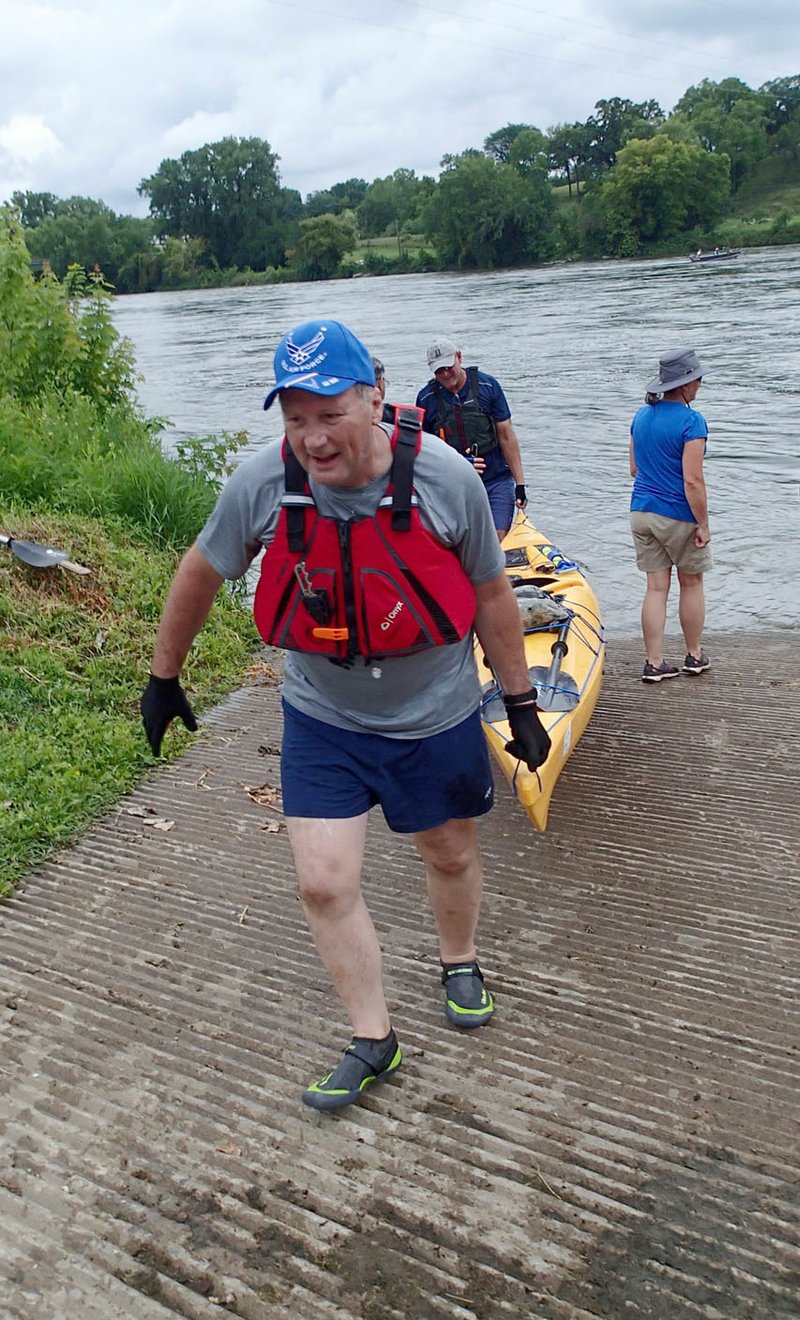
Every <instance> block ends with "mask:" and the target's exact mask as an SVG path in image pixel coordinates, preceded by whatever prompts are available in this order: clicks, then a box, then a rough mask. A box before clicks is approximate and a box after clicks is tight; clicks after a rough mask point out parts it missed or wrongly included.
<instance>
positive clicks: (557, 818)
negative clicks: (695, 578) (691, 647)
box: [0, 633, 800, 1320]
mask: <svg viewBox="0 0 800 1320" xmlns="http://www.w3.org/2000/svg"><path fill="white" fill-rule="evenodd" d="M673 649H674V651H675V653H676V654H677V653H678V652H679V649H680V648H679V647H678V645H677V643H676V645H675V647H674V648H673ZM709 650H710V651H711V654H712V657H713V660H714V669H713V671H712V672H711V673H710V674H708V675H705V676H703V677H702V678H684V677H681V678H679V679H676V680H675V681H673V682H670V683H662V684H660V685H658V686H654V687H647V686H645V685H643V684H642V683H641V682H639V681H638V679H639V674H640V666H641V648H640V645H639V644H638V643H633V642H631V643H620V644H617V645H612V646H611V647H610V648H609V659H608V672H607V677H606V683H605V687H604V690H603V693H602V696H601V699H600V704H599V706H598V709H597V711H596V713H595V716H594V718H593V720H592V722H591V724H590V726H589V729H588V731H587V733H586V735H585V736H584V738H583V740H582V742H581V744H580V746H579V748H578V749H577V751H576V753H575V755H574V756H573V758H572V760H571V761H570V762H569V764H568V766H567V768H566V770H565V773H564V775H563V777H562V779H561V782H560V784H559V786H558V788H557V790H556V794H555V798H554V803H553V809H552V812H551V823H550V828H549V830H548V833H547V834H546V835H544V836H537V835H536V834H535V833H534V831H533V830H532V829H531V827H530V826H529V825H528V824H527V821H526V818H525V817H524V816H523V814H522V812H521V811H520V810H519V809H518V808H517V807H516V805H515V804H514V803H513V801H512V800H511V798H510V795H509V793H508V791H507V790H506V788H505V786H503V785H501V784H498V789H499V795H498V796H499V802H498V806H497V808H496V809H495V810H494V811H493V812H492V813H491V815H490V817H489V818H488V819H487V820H486V821H485V822H484V823H483V825H482V827H481V828H482V840H483V846H484V852H485V860H486V869H487V897H486V905H485V916H484V921H483V928H482V942H481V954H482V960H483V963H484V966H485V968H486V970H487V973H488V975H489V976H490V978H491V984H492V987H493V989H494V991H495V993H496V996H497V1002H498V1011H497V1014H496V1018H495V1021H494V1022H493V1023H492V1024H491V1025H490V1026H489V1027H488V1028H485V1029H482V1030H480V1031H477V1032H475V1033H473V1034H472V1035H467V1036H464V1035H462V1034H460V1033H458V1031H457V1030H455V1029H453V1028H450V1027H448V1025H447V1024H446V1022H445V1020H444V1017H443V1014H442V1008H441V997H440V996H441V991H440V987H439V984H438V976H437V960H436V946H435V941H434V939H433V938H432V927H431V921H430V918H429V915H428V912H427V908H426V903H425V899H424V888H423V883H422V877H421V873H420V867H419V865H418V863H417V860H416V856H415V854H414V852H413V849H412V848H411V846H410V845H409V843H408V841H407V840H405V839H402V838H397V837H393V836H392V835H390V834H389V832H388V831H387V830H386V829H385V828H384V827H383V824H382V822H381V820H380V818H379V817H375V818H374V820H373V822H372V825H371V830H370V841H369V852H368V861H367V867H366V888H367V891H368V898H369V902H370V905H371V908H372V911H373V914H374V916H375V919H376V922H377V925H378V927H379V930H380V933H381V937H382V941H383V945H384V949H385V975H386V981H387V986H388V990H389V996H390V1003H391V1006H392V1010H393V1017H394V1021H395V1025H396V1028H397V1031H398V1034H399V1036H400V1040H401V1043H402V1045H403V1046H404V1049H405V1055H406V1057H405V1062H404V1065H403V1067H402V1068H401V1069H400V1071H399V1072H398V1074H397V1075H396V1078H393V1079H392V1080H391V1081H390V1082H388V1083H387V1084H385V1085H383V1086H382V1087H378V1088H376V1089H375V1091H374V1092H372V1093H371V1094H370V1095H369V1096H368V1097H367V1098H365V1100H364V1101H363V1103H362V1104H360V1105H358V1106H354V1107H351V1108H349V1109H346V1110H344V1111H342V1112H341V1113H340V1114H338V1115H336V1116H326V1115H319V1114H316V1113H314V1112H312V1111H310V1110H307V1109H305V1108H304V1107H303V1106H302V1105H301V1104H300V1099H299V1094H300V1091H301V1089H302V1087H303V1086H304V1085H305V1084H306V1083H307V1082H308V1081H309V1080H310V1079H312V1078H314V1077H315V1076H317V1075H319V1074H320V1072H321V1071H322V1070H324V1068H325V1067H326V1066H328V1065H331V1064H332V1063H333V1062H334V1061H335V1059H336V1058H337V1056H338V1053H339V1051H340V1049H341V1048H342V1046H343V1045H344V1043H345V1041H346V1039H347V1035H348V1033H347V1029H346V1026H345V1023H344V1020H343V1018H342V1015H341V1011H340V1010H339V1008H338V1006H337V1005H336V1004H335V1003H334V1002H332V1001H331V999H330V996H329V993H328V990H327V986H326V981H325V977H324V973H323V972H322V971H321V969H320V967H319V965H318V963H317V961H316V955H315V954H314V953H313V951H312V949H311V946H310V941H309V938H308V936H307V934H306V930H305V926H304V923H303V919H302V914H301V911H300V908H299V904H298V901H297V898H296V896H295V889H294V883H293V878H292V870H291V864H290V857H289V848H288V844H287V839H286V834H285V830H284V829H283V827H282V823H281V816H280V813H279V810H277V809H276V803H275V800H274V799H275V796H276V794H275V792H274V790H275V788H276V786H277V784H278V752H277V748H278V745H279V738H280V718H279V701H278V694H277V691H276V687H275V684H274V680H272V679H271V675H270V672H269V670H268V668H266V667H265V670H264V673H263V675H261V677H260V678H259V679H257V680H256V681H255V682H254V684H253V685H252V686H250V687H248V688H246V689H244V690H243V691H241V692H238V693H236V694H235V695H234V696H232V697H231V698H230V699H229V700H228V701H226V702H225V703H224V704H223V705H222V706H220V707H219V708H218V709H216V710H215V711H214V712H213V713H211V715H210V716H209V717H208V718H207V719H206V720H205V721H204V726H203V727H204V735H203V736H202V737H201V738H199V739H197V740H196V741H195V742H194V743H193V745H192V746H191V748H190V750H189V751H187V753H186V754H185V756H183V757H182V759H181V760H180V761H178V762H177V763H175V764H173V765H172V766H170V767H168V768H165V769H163V770H158V771H156V772H154V773H153V775H152V778H151V779H150V780H149V782H147V783H145V784H143V785H142V786H141V787H140V788H139V789H137V790H136V791H135V792H134V793H132V794H131V795H130V796H129V797H126V798H125V799H124V800H123V801H121V802H120V803H119V805H118V807H117V808H116V809H115V810H114V811H112V812H110V813H109V814H108V815H107V816H106V817H105V818H104V819H102V820H101V821H100V822H99V823H98V824H97V825H96V826H94V827H93V828H92V829H91V830H90V831H89V832H88V833H87V834H86V835H85V837H84V838H83V840H82V841H81V842H80V843H79V844H78V845H77V846H76V847H75V848H73V849H71V850H69V851H67V852H65V853H64V854H63V855H61V856H59V857H56V858H55V859H53V860H52V861H51V862H50V863H49V864H48V865H46V866H44V867H42V868H41V869H40V870H38V871H37V872H36V873H35V874H34V875H32V876H30V877H29V879H28V880H27V881H26V883H25V884H23V885H22V886H21V887H20V889H19V890H18V892H17V894H16V895H15V897H14V898H13V899H11V900H10V901H8V902H6V903H5V904H3V905H2V907H0V925H1V926H2V930H0V949H1V950H2V993H1V994H0V1088H1V1089H2V1096H1V1101H0V1125H1V1127H2V1145H1V1146H0V1207H2V1233H1V1234H0V1315H2V1317H3V1320H161V1318H162V1317H164V1318H166V1317H174V1316H184V1317H187V1318H189V1320H209V1318H210V1317H217V1316H219V1315H220V1313H225V1312H227V1313H228V1314H230V1315H235V1316H241V1317H244V1318H245V1320H272V1318H273V1317H286V1318H287V1320H353V1318H354V1317H357V1318H359V1320H407V1318H409V1317H411V1318H414V1320H450V1318H451V1317H452V1318H454V1320H512V1318H517V1317H525V1318H526V1320H527V1318H529V1317H533V1318H537V1317H538V1318H541V1320H589V1318H590V1317H591V1318H592V1320H597V1317H600V1318H602V1320H618V1318H619V1320H623V1318H625V1320H627V1318H628V1317H648V1320H649V1318H652V1317H655V1318H657V1320H684V1317H685V1318H686V1320H690V1318H691V1320H696V1317H708V1318H709V1320H789V1317H793V1318H794V1320H796V1318H797V1317H798V1316H799V1315H800V1126H799V1125H798V1117H799V1116H800V1112H799V1111H800V1106H799V1104H798V1095H799V1093H800V1088H798V1078H799V1077H800V1060H799V1059H798V1043H800V1030H798V1018H799V1017H800V1011H799V1006H798V973H799V972H800V946H799V944H798V930H797V928H798V906H799V902H798V896H799V891H798V808H797V802H798V794H797V783H798V777H799V772H800V753H799V752H798V747H799V746H800V742H799V740H798V723H800V721H799V720H798V715H799V713H800V665H798V658H797V657H798V649H797V637H796V635H794V634H790V633H783V634H776V635H774V636H771V637H767V638H758V639H756V638H755V637H754V636H752V635H750V636H748V637H729V636H724V637H718V638H716V639H713V638H712V639H711V642H710V645H709ZM248 790H249V791H248Z"/></svg>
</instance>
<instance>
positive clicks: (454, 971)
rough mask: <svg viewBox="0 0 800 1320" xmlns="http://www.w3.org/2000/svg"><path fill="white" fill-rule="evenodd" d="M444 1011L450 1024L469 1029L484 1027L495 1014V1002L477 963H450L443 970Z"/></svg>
mask: <svg viewBox="0 0 800 1320" xmlns="http://www.w3.org/2000/svg"><path fill="white" fill-rule="evenodd" d="M442 985H443V986H444V1011H445V1016H446V1018H447V1020H448V1022H452V1023H453V1025H454V1026H456V1027H461V1028H462V1029H466V1030H469V1029H471V1028H472V1027H483V1026H485V1025H486V1023H487V1022H488V1021H489V1019H490V1018H491V1016H492V1014H493V1013H494V1000H493V999H492V996H491V994H490V993H489V991H488V990H487V989H486V986H485V985H484V984H483V972H482V971H481V969H480V967H479V966H478V964H477V963H476V962H472V963H461V964H455V963H450V964H448V965H447V966H446V967H443V969H442Z"/></svg>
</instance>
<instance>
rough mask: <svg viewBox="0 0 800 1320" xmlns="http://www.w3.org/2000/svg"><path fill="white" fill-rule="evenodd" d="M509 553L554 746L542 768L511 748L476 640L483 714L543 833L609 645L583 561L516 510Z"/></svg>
mask: <svg viewBox="0 0 800 1320" xmlns="http://www.w3.org/2000/svg"><path fill="white" fill-rule="evenodd" d="M503 550H504V551H505V555H506V574H507V576H508V577H509V578H510V580H511V584H512V586H513V587H514V594H515V595H516V597H517V604H518V605H519V608H520V615H521V617H522V623H523V629H524V633H525V653H526V656H527V659H528V668H529V670H530V674H531V682H532V684H533V686H534V687H535V688H536V689H537V692H538V694H539V700H538V705H539V709H540V712H541V713H540V719H541V721H542V724H543V725H544V727H545V728H546V729H547V732H548V733H549V735H550V740H551V743H552V746H551V748H550V754H549V756H548V758H547V760H546V761H545V763H544V765H541V766H539V769H538V770H529V769H528V767H527V766H526V765H525V763H524V762H523V761H518V760H517V759H516V757H514V756H509V754H508V752H507V751H506V750H505V744H506V743H507V742H508V741H509V739H510V737H511V731H510V729H509V726H508V719H507V716H506V710H505V706H504V705H503V700H502V697H501V695H500V693H499V689H498V686H497V683H496V681H495V678H494V675H493V673H492V671H491V669H490V668H489V667H488V665H487V664H486V659H485V656H484V655H483V649H482V647H481V646H480V643H478V642H477V641H476V643H475V658H476V660H477V662H478V677H479V679H480V682H481V688H482V692H483V698H482V703H481V716H482V718H483V728H484V732H485V734H486V738H487V741H488V743H489V750H490V751H491V753H492V755H493V757H494V759H495V761H496V762H497V764H498V765H499V766H500V769H501V770H502V771H503V774H504V775H505V777H506V779H507V780H508V782H509V783H510V785H511V787H512V789H513V790H514V793H515V795H516V796H517V797H518V798H519V800H520V802H521V803H522V805H523V807H524V808H525V810H526V811H527V813H528V815H529V816H530V818H531V821H532V822H533V824H534V825H535V826H536V828H537V830H544V829H545V828H546V827H547V813H548V811H549V808H550V798H551V797H552V795H553V789H554V788H555V786H556V781H557V779H558V776H559V775H560V774H561V771H562V768H563V766H564V763H565V761H566V760H567V757H568V756H569V755H570V753H571V752H572V751H573V750H574V748H575V745H576V743H577V741H578V739H579V738H580V736H581V734H582V733H583V731H584V729H585V728H586V725H587V724H588V723H589V718H590V716H591V714H592V711H593V710H594V708H595V706H596V705H597V698H598V697H599V695H600V688H601V687H602V683H603V667H604V662H605V649H606V648H605V639H604V632H603V624H602V620H601V618H600V612H599V608H598V604H597V597H596V596H595V594H594V592H593V591H592V588H591V587H590V586H589V583H588V582H587V581H586V578H585V577H584V575H583V573H582V572H581V571H580V569H579V568H578V565H577V564H576V563H574V561H572V560H570V559H568V558H567V557H566V556H565V555H563V554H561V552H560V551H559V550H558V549H557V548H556V547H555V546H554V545H552V544H551V543H550V542H549V541H548V540H547V538H546V537H545V536H542V534H541V532H539V531H537V529H536V528H535V527H534V526H533V524H532V523H531V522H529V521H528V519H527V518H526V517H525V515H524V513H518V515H517V518H516V521H515V523H514V525H513V527H512V528H511V530H510V531H509V533H508V535H507V536H506V538H505V540H504V541H503Z"/></svg>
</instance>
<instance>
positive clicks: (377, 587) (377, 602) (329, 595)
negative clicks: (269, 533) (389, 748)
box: [253, 406, 475, 665]
mask: <svg viewBox="0 0 800 1320" xmlns="http://www.w3.org/2000/svg"><path fill="white" fill-rule="evenodd" d="M394 411H395V427H394V432H393V434H392V441H391V443H392V454H393V461H392V470H391V472H390V474H389V485H388V486H387V489H386V493H385V495H384V496H383V498H382V499H381V501H380V504H379V506H378V508H377V510H376V512H375V513H374V514H373V515H372V516H371V517H368V518H358V519H350V520H344V519H339V518H326V517H323V515H322V514H320V513H319V511H318V509H317V506H316V504H315V503H314V498H313V496H312V494H311V490H310V488H309V485H308V479H307V477H306V474H305V472H304V470H303V468H302V467H301V466H300V463H299V462H298V460H297V458H296V457H295V455H294V453H293V451H292V449H291V447H290V446H289V444H288V443H287V442H286V441H285V440H284V447H283V461H284V467H285V470H286V493H285V495H284V497H283V499H282V500H281V511H280V514H279V515H278V525H277V528H276V531H275V537H274V540H273V541H272V544H271V545H269V546H268V547H267V549H266V551H265V552H264V557H263V560H262V564H261V576H260V578H259V582H258V587H257V589H256V594H255V600H254V602H253V613H254V616H255V621H256V627H257V628H258V631H259V632H260V634H261V636H262V637H263V639H264V641H265V642H268V643H270V645H272V646H280V647H283V648H284V649H285V650H288V651H304V652H306V653H307V654H311V655H324V656H328V658H329V659H331V660H334V661H338V662H340V663H343V664H345V665H348V664H352V663H353V661H354V660H355V659H356V657H358V656H363V657H364V659H365V660H377V659H381V658H383V657H384V656H395V655H412V654H414V653H415V652H416V651H425V650H429V649H430V648H431V647H434V646H447V645H449V644H451V643H453V642H458V641H460V640H461V639H462V638H463V637H465V636H466V635H467V633H468V632H469V630H470V628H471V627H472V623H473V620H474V618H475V591H474V589H473V587H472V583H471V582H470V580H469V578H468V577H467V575H466V573H465V572H464V570H463V568H462V567H461V564H460V562H459V559H458V556H457V555H456V553H455V551H454V550H450V549H449V548H448V547H447V546H445V545H443V544H442V542H441V541H438V540H437V539H436V537H435V536H433V535H432V534H431V533H430V532H429V531H427V529H426V528H425V527H424V526H423V524H422V522H421V520H420V516H419V511H418V509H417V502H416V496H415V495H414V488H413V476H414V459H415V457H416V455H417V453H418V451H419V446H420V440H421V427H422V410H421V409H418V408H405V407H400V406H396V407H395V409H394Z"/></svg>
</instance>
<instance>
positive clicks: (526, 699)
mask: <svg viewBox="0 0 800 1320" xmlns="http://www.w3.org/2000/svg"><path fill="white" fill-rule="evenodd" d="M536 697H537V692H536V688H534V687H532V688H528V691H527V692H517V693H515V694H514V695H507V694H506V693H504V694H503V705H504V706H505V708H506V710H512V709H513V708H514V707H515V706H530V705H531V704H532V703H533V704H535V702H536Z"/></svg>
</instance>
